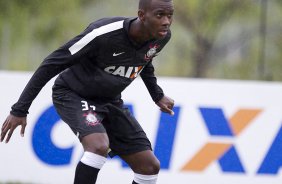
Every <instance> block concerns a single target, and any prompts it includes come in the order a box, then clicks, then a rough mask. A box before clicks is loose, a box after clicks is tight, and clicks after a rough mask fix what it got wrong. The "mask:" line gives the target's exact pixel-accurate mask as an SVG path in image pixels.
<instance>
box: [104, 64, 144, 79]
mask: <svg viewBox="0 0 282 184" xmlns="http://www.w3.org/2000/svg"><path fill="white" fill-rule="evenodd" d="M143 68H144V66H137V67H135V66H109V67H107V68H105V69H104V70H105V71H106V72H108V73H110V74H112V75H119V76H122V77H126V78H130V79H135V78H136V77H137V76H138V75H139V74H140V73H141V71H142V69H143Z"/></svg>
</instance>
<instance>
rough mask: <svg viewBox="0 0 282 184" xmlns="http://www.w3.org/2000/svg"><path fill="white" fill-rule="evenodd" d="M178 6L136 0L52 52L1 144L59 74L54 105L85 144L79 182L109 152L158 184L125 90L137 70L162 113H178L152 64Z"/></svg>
mask: <svg viewBox="0 0 282 184" xmlns="http://www.w3.org/2000/svg"><path fill="white" fill-rule="evenodd" d="M173 11H174V8H173V1H172V0H139V10H138V17H135V18H126V17H112V18H103V19H100V20H97V21H95V22H93V23H91V24H90V25H89V26H88V27H87V28H86V29H85V30H84V31H83V32H82V33H81V34H79V35H78V36H76V37H75V38H73V39H72V40H70V41H69V42H67V43H66V44H64V45H63V46H62V47H60V48H59V49H57V50H55V51H54V52H53V53H51V54H50V55H49V56H48V57H47V58H46V59H45V60H44V61H43V62H42V64H41V65H40V66H39V67H38V69H37V70H36V71H35V73H34V74H33V76H32V77H31V79H30V81H29V82H28V84H27V85H26V87H25V89H24V90H23V92H22V94H21V96H20V98H19V100H18V101H17V103H15V104H14V105H13V106H12V110H11V112H10V115H8V117H7V119H6V120H5V122H4V124H3V126H2V130H1V142H2V141H4V140H5V142H6V143H8V142H9V140H10V138H11V136H12V134H13V131H14V130H15V128H16V127H17V126H21V131H20V132H21V135H22V136H23V135H24V132H25V127H26V125H27V123H26V116H27V114H28V109H29V107H30V105H31V103H32V101H33V100H34V99H35V98H36V96H37V94H38V93H39V92H40V90H41V89H42V88H43V86H44V85H45V84H46V83H47V82H48V81H49V80H50V79H51V78H53V77H54V76H56V75H57V74H59V76H58V77H57V79H56V80H55V83H54V85H53V94H52V98H53V103H54V106H55V108H56V110H57V112H58V114H59V115H60V117H61V119H62V120H63V121H64V122H66V123H67V124H68V125H69V127H70V128H71V130H72V131H73V132H74V133H75V134H76V135H77V137H78V138H79V140H80V142H81V144H82V146H83V148H84V154H83V156H82V158H81V160H80V162H79V163H78V164H77V167H76V172H75V177H74V183H75V184H94V183H95V182H96V179H97V175H98V172H99V170H100V169H101V168H102V166H103V165H104V163H105V162H106V160H107V158H106V157H107V155H110V156H111V157H112V156H115V155H118V156H120V157H121V158H122V159H123V160H124V161H125V162H126V163H127V164H128V165H129V166H130V168H131V169H132V170H133V172H134V181H133V184H136V183H138V184H155V183H156V181H157V175H158V172H159V169H160V163H159V160H158V159H157V158H156V157H155V155H154V154H153V152H152V148H151V143H150V141H149V140H148V138H147V136H146V134H145V133H144V131H143V129H142V128H141V126H140V125H139V123H138V122H137V120H136V119H135V118H134V117H133V116H132V114H131V113H130V112H129V111H128V109H126V108H125V107H124V106H123V101H122V99H121V92H122V91H123V90H124V89H125V88H126V87H127V86H128V85H129V84H130V83H131V82H132V81H133V80H134V79H135V78H136V77H137V76H138V75H140V76H141V78H142V80H143V81H144V83H145V85H146V87H147V89H148V91H149V93H150V95H151V97H152V99H153V101H154V102H155V103H156V105H157V106H159V107H160V110H161V111H163V112H165V113H169V114H171V115H173V110H172V109H173V106H174V101H173V100H172V99H171V98H169V97H167V96H165V95H164V92H163V90H162V89H161V88H160V87H159V85H158V84H157V80H156V77H155V75H154V67H153V64H152V60H153V58H154V57H155V56H156V55H157V54H158V53H159V52H160V51H161V50H162V49H163V47H164V46H165V45H166V44H167V42H168V41H169V39H170V37H171V32H170V25H171V23H172V17H173ZM5 138H6V139H5Z"/></svg>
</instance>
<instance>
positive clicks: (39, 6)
mask: <svg viewBox="0 0 282 184" xmlns="http://www.w3.org/2000/svg"><path fill="white" fill-rule="evenodd" d="M174 4H175V15H174V22H173V26H172V33H173V37H172V39H171V41H170V42H169V44H168V45H167V46H166V47H165V49H164V51H163V52H162V53H161V54H160V55H159V57H157V58H156V62H155V66H156V72H157V75H160V76H177V77H189V78H217V79H236V80H267V81H281V80H282V72H281V71H282V52H281V50H282V1H281V0H209V1H206V0H175V1H174ZM137 7H138V0H104V1H101V0H59V1H50V0H48V1H47V0H9V1H8V0H0V9H1V11H0V70H17V71H18V70H24V71H34V70H35V69H36V68H37V67H38V65H39V64H40V63H41V62H42V60H43V59H44V58H45V57H46V56H47V55H48V54H49V53H50V52H52V51H53V50H54V49H56V48H58V47H59V46H61V45H62V44H63V43H65V42H66V41H68V40H69V39H71V38H72V37H74V36H76V35H77V34H79V33H80V32H81V31H82V30H83V29H84V28H85V27H86V26H87V25H88V24H89V23H90V22H93V21H95V20H97V19H99V18H102V17H108V16H136V15H137V11H136V10H137Z"/></svg>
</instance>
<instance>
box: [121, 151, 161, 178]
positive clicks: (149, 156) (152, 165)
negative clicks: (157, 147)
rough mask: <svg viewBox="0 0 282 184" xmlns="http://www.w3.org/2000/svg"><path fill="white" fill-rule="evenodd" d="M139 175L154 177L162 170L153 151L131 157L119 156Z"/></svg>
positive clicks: (131, 155)
mask: <svg viewBox="0 0 282 184" xmlns="http://www.w3.org/2000/svg"><path fill="white" fill-rule="evenodd" d="M119 156H120V157H121V158H122V159H123V160H124V161H125V162H126V163H127V164H128V165H129V166H130V168H131V169H132V170H133V171H134V172H135V173H138V174H144V175H154V174H158V172H159V170H160V162H159V160H158V159H157V157H156V156H155V155H154V153H153V152H152V151H151V150H145V151H141V152H137V153H133V154H129V155H119Z"/></svg>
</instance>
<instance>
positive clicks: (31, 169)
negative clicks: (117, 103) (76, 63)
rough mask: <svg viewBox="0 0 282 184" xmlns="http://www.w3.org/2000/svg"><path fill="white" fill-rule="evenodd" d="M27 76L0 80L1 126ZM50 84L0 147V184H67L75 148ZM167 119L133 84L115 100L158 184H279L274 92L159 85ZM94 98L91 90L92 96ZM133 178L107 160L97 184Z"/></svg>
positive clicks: (280, 90)
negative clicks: (152, 162)
mask: <svg viewBox="0 0 282 184" xmlns="http://www.w3.org/2000/svg"><path fill="white" fill-rule="evenodd" d="M30 77H31V73H17V72H4V71H2V72H0V91H1V95H0V102H1V103H0V123H1V124H2V123H3V122H4V120H5V118H6V116H7V115H8V113H9V111H10V107H11V105H12V104H13V103H15V102H16V101H17V99H18V97H19V95H20V93H21V91H22V90H23V88H24V86H25V85H26V83H27V81H28V80H29V78H30ZM52 84H53V80H52V81H50V82H49V83H48V84H47V85H46V86H45V87H44V88H43V90H42V91H41V92H40V94H39V96H38V97H37V98H36V99H35V101H34V103H33V104H32V106H31V108H30V111H29V112H30V114H29V115H28V125H27V128H26V132H25V137H24V138H22V137H20V133H19V130H20V128H18V129H17V130H16V131H15V132H14V134H13V137H12V139H11V141H10V142H9V144H5V143H3V142H2V143H0V153H1V156H0V183H1V182H8V181H21V182H31V183H36V184H58V183H60V184H70V183H72V181H73V176H74V171H75V166H76V163H77V162H78V161H79V160H80V157H81V155H82V148H81V146H80V144H79V141H78V140H77V138H76V137H75V136H74V135H73V133H72V132H71V130H70V129H69V128H68V127H67V126H66V125H65V124H64V122H62V121H61V120H60V118H59V117H58V115H57V114H56V113H55V111H54V108H53V106H52V100H51V87H52ZM159 85H160V86H162V88H163V89H164V91H165V93H166V95H167V96H169V97H171V98H173V99H174V100H175V109H174V111H175V115H174V116H169V115H167V114H163V113H161V112H160V111H159V109H158V107H157V106H156V105H155V104H154V102H153V101H152V100H151V97H150V96H149V93H148V92H147V90H146V88H145V86H144V84H143V83H142V81H141V80H140V79H136V81H134V82H133V84H132V85H131V86H130V87H129V88H127V89H126V91H125V92H124V93H123V99H124V101H125V103H126V105H128V107H129V108H130V110H131V111H132V113H133V114H134V115H135V116H136V118H137V119H138V120H139V122H140V124H141V125H142V127H143V128H144V130H145V131H146V133H147V135H148V137H149V139H150V140H151V142H152V145H153V149H154V152H155V154H156V155H157V157H158V158H159V160H160V161H161V172H160V174H159V179H158V183H159V184H169V183H179V184H188V183H192V184H281V183H282V173H281V172H282V171H281V169H280V168H281V167H282V110H281V109H282V84H281V83H275V82H268V83H266V82H250V81H244V82H243V81H228V80H195V79H193V80H192V79H182V78H159ZM97 90H99V89H97ZM132 179H133V172H132V171H131V170H130V169H128V167H126V166H125V165H124V164H123V163H122V162H121V161H120V160H119V159H118V158H115V159H108V162H107V163H106V164H105V165H104V167H103V168H102V170H101V172H100V175H99V179H98V182H97V183H98V184H110V183H128V184H129V183H131V182H132Z"/></svg>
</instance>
